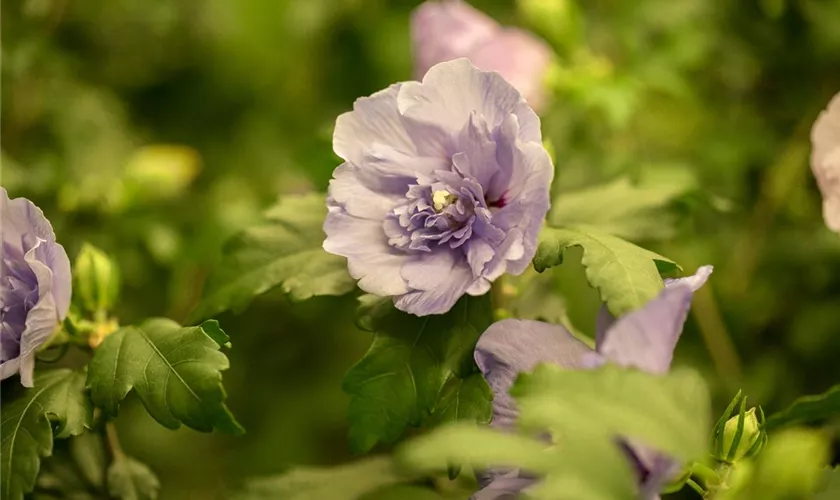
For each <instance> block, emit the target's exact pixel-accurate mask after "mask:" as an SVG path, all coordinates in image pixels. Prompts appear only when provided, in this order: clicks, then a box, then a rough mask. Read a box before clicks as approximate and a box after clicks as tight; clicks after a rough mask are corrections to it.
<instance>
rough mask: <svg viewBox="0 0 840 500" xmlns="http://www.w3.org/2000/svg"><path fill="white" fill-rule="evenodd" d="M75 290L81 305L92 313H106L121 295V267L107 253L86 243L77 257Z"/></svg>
mask: <svg viewBox="0 0 840 500" xmlns="http://www.w3.org/2000/svg"><path fill="white" fill-rule="evenodd" d="M74 277H75V279H76V286H75V292H76V295H77V296H78V297H79V299H80V303H81V304H80V305H81V306H82V307H83V308H84V309H86V310H87V311H89V312H92V313H104V312H106V311H108V310H109V309H111V308H112V307H113V306H114V303H115V302H116V301H117V296H118V295H119V284H120V279H119V268H118V267H117V264H116V263H115V262H114V260H113V259H111V258H110V257H109V256H108V255H107V254H105V253H104V252H102V251H101V250H99V249H98V248H96V247H94V246H93V245H89V244H87V243H85V244H84V245H83V246H82V250H81V252H79V256H78V257H76V266H75V272H74Z"/></svg>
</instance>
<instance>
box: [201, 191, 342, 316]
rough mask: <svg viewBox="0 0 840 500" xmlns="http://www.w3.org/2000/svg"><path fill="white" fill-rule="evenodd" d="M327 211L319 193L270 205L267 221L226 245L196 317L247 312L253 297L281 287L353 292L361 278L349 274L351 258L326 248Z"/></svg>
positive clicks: (296, 292) (305, 293)
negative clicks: (324, 247)
mask: <svg viewBox="0 0 840 500" xmlns="http://www.w3.org/2000/svg"><path fill="white" fill-rule="evenodd" d="M326 215H327V206H326V203H325V201H324V196H323V195H321V194H315V193H313V194H308V195H303V196H290V197H287V198H284V199H283V200H281V201H280V203H278V204H277V205H276V206H274V207H273V208H271V209H269V210H268V211H267V212H266V213H265V221H264V222H263V223H262V224H261V225H259V226H256V227H252V228H250V229H247V230H245V231H244V232H242V233H240V234H239V235H237V236H235V237H234V238H233V239H232V240H231V241H229V242H228V243H227V244H226V245H225V248H224V250H223V257H222V261H221V262H220V263H219V265H218V266H217V268H216V270H215V271H214V273H213V274H212V275H211V276H210V278H209V280H208V281H207V284H206V285H205V288H204V298H203V299H202V301H201V303H200V304H199V306H198V308H197V309H196V310H195V311H194V312H193V314H192V316H191V320H200V319H205V318H208V317H210V316H214V315H216V314H218V313H220V312H223V311H227V310H228V309H232V310H233V311H234V312H241V311H242V310H243V309H245V307H246V306H247V305H248V304H249V303H250V302H251V299H253V298H254V297H256V296H257V295H261V294H263V293H265V292H267V291H269V290H271V289H273V288H275V287H277V286H282V288H283V291H284V292H286V293H288V294H289V295H290V296H291V297H292V299H294V300H304V299H308V298H310V297H312V296H315V295H342V294H345V293H347V292H350V291H352V290H353V289H354V288H355V286H356V282H355V280H353V278H352V277H350V275H349V274H348V273H347V261H346V260H345V259H344V258H342V257H339V256H336V255H332V254H329V253H327V252H326V251H325V250H324V249H323V248H322V247H321V245H322V244H323V242H324V232H323V230H322V229H321V227H322V225H323V223H324V218H325V217H326ZM192 322H194V321H190V323H192Z"/></svg>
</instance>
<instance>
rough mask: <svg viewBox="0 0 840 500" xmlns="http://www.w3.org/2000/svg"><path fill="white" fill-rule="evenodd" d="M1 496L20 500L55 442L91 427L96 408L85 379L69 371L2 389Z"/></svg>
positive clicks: (60, 371)
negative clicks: (31, 384)
mask: <svg viewBox="0 0 840 500" xmlns="http://www.w3.org/2000/svg"><path fill="white" fill-rule="evenodd" d="M0 415H2V423H1V424H0V434H2V436H3V438H2V445H0V497H1V498H3V499H4V500H13V499H21V498H23V495H24V494H26V493H29V492H31V491H32V489H33V488H34V487H35V479H36V477H37V475H38V469H39V467H40V462H41V457H47V456H50V455H51V454H52V450H53V434H55V437H56V438H59V439H61V438H67V437H69V436H78V435H79V434H81V433H83V432H84V430H85V427H89V426H90V423H91V418H92V415H93V407H92V406H91V404H90V400H89V399H88V397H87V394H85V375H84V373H82V372H78V371H72V370H67V369H61V370H50V371H46V372H41V373H39V374H37V375H36V376H35V380H34V387H33V388H31V389H24V388H22V387H14V388H13V389H12V390H8V389H5V390H4V391H3V403H2V411H0Z"/></svg>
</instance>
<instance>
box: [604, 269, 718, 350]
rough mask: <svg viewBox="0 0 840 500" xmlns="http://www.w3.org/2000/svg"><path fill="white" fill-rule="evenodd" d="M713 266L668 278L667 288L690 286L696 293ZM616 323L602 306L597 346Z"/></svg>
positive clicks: (707, 277) (666, 280) (666, 281)
mask: <svg viewBox="0 0 840 500" xmlns="http://www.w3.org/2000/svg"><path fill="white" fill-rule="evenodd" d="M712 270H713V267H712V266H701V267H699V268H698V269H697V272H696V273H694V274H693V275H691V276H686V277H684V278H667V279H665V280H664V282H665V287H666V288H669V287H672V286H678V285H688V286H690V287H691V290H692V291H693V292H696V291H697V290H699V289H700V287H701V286H703V285H704V284H705V283H706V280H708V279H709V276H710V275H711V274H712ZM613 323H615V316H613V315H612V313H610V311H609V309H607V306H606V304H602V305H601V307H600V309H598V316H597V317H596V318H595V345H601V344H602V343H603V342H604V335H605V334H606V333H607V330H609V329H610V327H612V325H613Z"/></svg>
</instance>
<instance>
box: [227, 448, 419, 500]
mask: <svg viewBox="0 0 840 500" xmlns="http://www.w3.org/2000/svg"><path fill="white" fill-rule="evenodd" d="M406 479H407V478H406V476H403V475H402V474H400V473H399V472H398V471H397V470H396V469H395V468H394V465H393V462H392V460H391V459H390V458H389V457H374V458H368V459H365V460H360V461H358V462H354V463H350V464H346V465H340V466H337V467H296V468H293V469H291V470H289V471H288V472H286V473H285V474H281V475H279V476H275V477H267V478H260V479H255V480H251V481H249V482H248V483H247V484H246V485H245V487H244V488H243V489H242V491H239V492H237V493H236V494H235V495H233V498H234V499H235V500H274V499H280V498H282V499H283V500H325V499H330V500H357V499H359V497H361V496H362V495H365V494H366V493H369V492H372V491H375V490H377V489H379V488H382V487H385V486H389V485H392V484H397V483H399V482H404V481H406Z"/></svg>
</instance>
